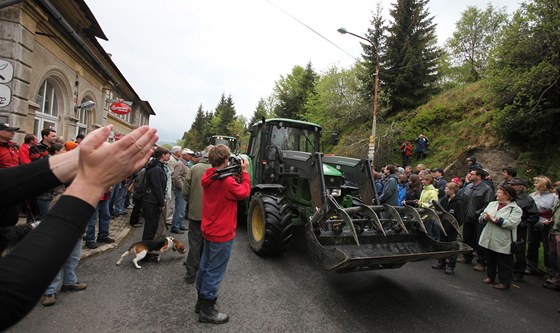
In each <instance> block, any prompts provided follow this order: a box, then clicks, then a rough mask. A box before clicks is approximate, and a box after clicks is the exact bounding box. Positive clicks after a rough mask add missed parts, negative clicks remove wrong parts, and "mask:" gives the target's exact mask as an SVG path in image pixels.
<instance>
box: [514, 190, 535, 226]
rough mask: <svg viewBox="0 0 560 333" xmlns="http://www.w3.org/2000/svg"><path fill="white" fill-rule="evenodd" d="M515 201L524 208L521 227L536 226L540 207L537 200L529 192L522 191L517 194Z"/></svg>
mask: <svg viewBox="0 0 560 333" xmlns="http://www.w3.org/2000/svg"><path fill="white" fill-rule="evenodd" d="M515 203H516V204H517V205H518V206H519V208H521V210H523V215H522V216H521V223H520V224H519V228H527V227H528V226H534V225H535V224H537V222H538V221H539V209H538V208H537V204H535V200H533V198H531V197H530V196H529V195H527V193H525V192H521V193H518V194H517V197H516V198H515Z"/></svg>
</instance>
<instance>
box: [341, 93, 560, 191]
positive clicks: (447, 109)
mask: <svg viewBox="0 0 560 333" xmlns="http://www.w3.org/2000/svg"><path fill="white" fill-rule="evenodd" d="M486 91H488V89H487V88H486V87H485V83H484V82H477V83H473V84H470V85H466V86H462V87H457V88H453V89H451V90H448V91H445V92H443V93H441V94H439V95H437V96H435V97H434V98H432V99H431V100H430V102H428V103H427V104H425V105H422V106H421V107H419V108H418V109H416V110H415V111H412V112H409V113H405V114H399V115H398V116H396V117H391V118H384V117H383V115H381V117H379V118H378V119H379V120H378V127H377V136H378V142H377V146H376V161H375V165H376V167H377V168H378V169H379V167H380V166H381V165H383V164H387V163H396V164H401V155H400V150H399V146H400V144H401V143H402V142H403V141H404V140H406V139H408V140H414V139H415V138H416V137H417V136H418V134H420V133H423V134H424V135H426V136H427V137H428V138H429V140H430V148H429V153H428V157H427V158H426V159H425V160H422V161H421V163H423V164H425V165H426V166H427V167H428V168H432V169H433V168H437V167H443V168H444V169H445V170H446V174H445V178H446V179H450V178H451V177H455V176H464V175H465V174H466V172H467V169H466V158H467V157H468V156H471V155H475V156H476V157H477V160H478V161H479V162H480V163H481V164H482V165H483V166H484V168H485V169H486V170H488V171H489V173H490V175H491V176H492V178H493V180H494V181H501V179H502V176H501V168H502V167H506V166H512V167H514V168H516V169H517V170H518V173H519V176H520V177H523V178H525V179H530V178H531V177H534V176H536V175H540V174H544V175H546V176H548V177H550V178H551V179H552V180H553V181H555V180H559V179H560V171H559V169H558V165H560V154H559V152H560V151H559V145H558V144H557V143H556V144H555V143H554V141H556V139H555V138H554V137H553V136H552V135H551V138H552V139H553V140H551V144H550V146H549V147H535V146H531V144H530V143H527V144H526V145H525V147H526V148H522V147H519V146H514V145H512V144H511V143H509V142H507V141H505V140H503V139H501V138H499V137H498V136H497V135H495V134H494V133H496V131H495V130H494V125H493V116H494V111H493V110H492V100H491V96H489V95H488V94H487V93H486ZM370 131H371V124H361V125H358V126H357V127H355V128H353V129H349V130H347V131H346V132H344V133H343V136H342V137H341V140H340V142H339V143H338V145H337V146H335V147H333V148H332V149H333V152H334V153H336V154H340V155H346V156H354V157H363V156H365V155H366V154H367V151H366V148H365V147H366V146H367V140H368V135H369V133H370ZM357 147H359V148H357ZM527 147H528V148H527ZM545 152H547V153H545ZM418 163H419V162H418V161H416V160H415V159H413V161H412V163H411V164H412V165H413V166H416V165H417V164H418Z"/></svg>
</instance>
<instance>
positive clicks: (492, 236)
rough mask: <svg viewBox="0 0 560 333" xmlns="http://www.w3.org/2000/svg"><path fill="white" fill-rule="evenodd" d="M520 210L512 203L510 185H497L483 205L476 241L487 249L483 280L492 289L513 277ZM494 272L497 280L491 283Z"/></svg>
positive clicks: (500, 287) (507, 284) (504, 287)
mask: <svg viewBox="0 0 560 333" xmlns="http://www.w3.org/2000/svg"><path fill="white" fill-rule="evenodd" d="M522 215H523V211H522V210H521V208H519V206H518V205H517V204H516V203H515V190H514V189H513V187H511V186H509V185H499V187H498V190H497V191H496V201H492V202H490V203H489V204H488V206H486V209H484V212H482V214H481V215H480V218H479V222H480V223H485V224H486V225H485V226H484V229H483V230H482V233H481V234H480V239H479V241H478V245H480V246H482V247H484V248H485V249H487V259H486V261H487V263H486V277H485V278H484V280H482V282H484V283H486V284H493V285H494V288H495V289H498V290H508V289H509V288H510V286H511V281H512V279H513V253H512V251H511V249H512V245H513V244H514V241H513V240H514V239H517V226H518V225H519V223H521V216H522ZM496 274H497V275H498V277H499V278H500V282H499V283H497V284H494V282H495V280H496Z"/></svg>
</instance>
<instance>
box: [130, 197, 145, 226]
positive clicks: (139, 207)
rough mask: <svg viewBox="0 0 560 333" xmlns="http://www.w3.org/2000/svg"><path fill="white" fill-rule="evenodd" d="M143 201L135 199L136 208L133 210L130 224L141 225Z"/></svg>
mask: <svg viewBox="0 0 560 333" xmlns="http://www.w3.org/2000/svg"><path fill="white" fill-rule="evenodd" d="M142 205H143V200H142V199H135V200H134V207H133V208H132V212H131V213H130V220H129V223H130V224H138V223H140V213H141V212H142Z"/></svg>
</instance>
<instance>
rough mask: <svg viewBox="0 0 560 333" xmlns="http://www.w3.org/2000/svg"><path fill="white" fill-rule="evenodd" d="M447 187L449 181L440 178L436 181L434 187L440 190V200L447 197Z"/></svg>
mask: <svg viewBox="0 0 560 333" xmlns="http://www.w3.org/2000/svg"><path fill="white" fill-rule="evenodd" d="M446 185H447V181H446V180H445V179H443V177H440V178H438V179H434V187H435V188H436V189H437V190H438V198H439V199H441V198H443V196H444V195H445V186H446Z"/></svg>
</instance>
